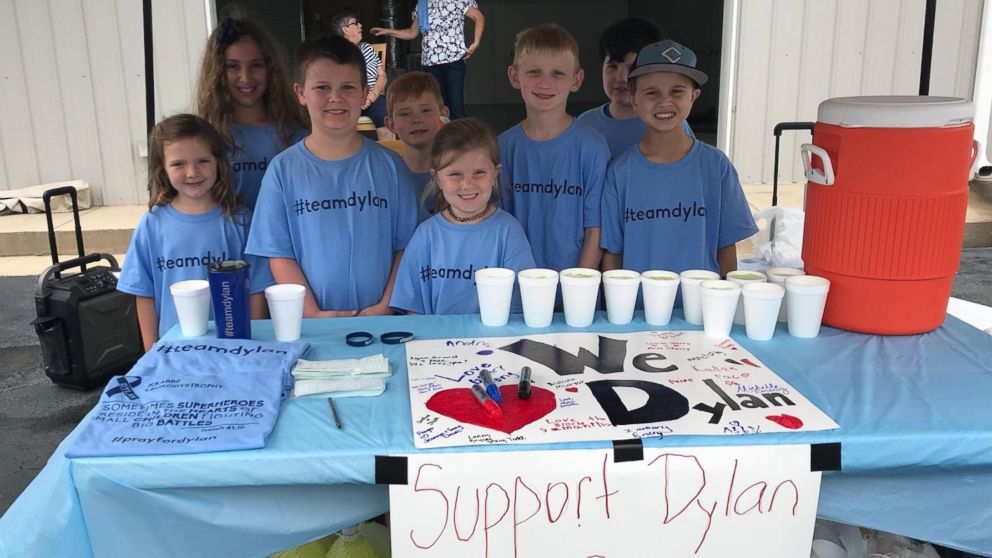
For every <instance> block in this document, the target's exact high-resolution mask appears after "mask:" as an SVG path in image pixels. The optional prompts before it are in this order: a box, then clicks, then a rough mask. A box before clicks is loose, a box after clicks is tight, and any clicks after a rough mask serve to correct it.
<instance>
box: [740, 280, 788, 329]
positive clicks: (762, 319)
mask: <svg viewBox="0 0 992 558" xmlns="http://www.w3.org/2000/svg"><path fill="white" fill-rule="evenodd" d="M784 297H785V288H784V287H782V285H776V284H774V283H748V284H747V285H744V286H743V287H742V288H741V299H743V301H744V317H745V323H744V327H745V328H746V331H747V336H748V338H749V339H754V340H755V341H768V340H769V339H771V338H772V336H773V335H775V324H776V323H777V321H778V309H779V307H781V306H782V299H783V298H784Z"/></svg>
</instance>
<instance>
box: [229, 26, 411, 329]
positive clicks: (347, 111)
mask: <svg viewBox="0 0 992 558" xmlns="http://www.w3.org/2000/svg"><path fill="white" fill-rule="evenodd" d="M296 60H297V64H298V78H299V82H298V83H296V84H295V85H294V88H295V90H296V94H297V96H298V97H299V99H300V103H302V104H303V105H305V106H306V107H307V112H308V113H309V114H310V121H311V129H312V132H311V134H310V135H309V136H307V137H306V138H305V139H304V140H303V141H302V142H300V143H297V144H296V145H294V146H292V147H290V148H289V149H287V150H286V151H283V152H282V153H280V154H279V155H278V156H276V157H275V158H274V159H273V160H272V162H271V163H270V164H269V168H268V170H266V172H265V177H264V178H263V179H262V190H261V192H260V194H259V197H258V205H257V206H256V213H255V219H254V221H253V223H252V229H251V233H250V234H249V237H248V248H247V251H248V253H250V254H256V255H259V256H267V257H268V258H269V265H270V267H271V268H272V275H273V276H274V277H275V280H276V282H278V283H296V284H299V285H304V286H306V287H307V294H306V298H305V299H304V307H303V308H304V309H303V315H304V316H306V317H335V316H354V315H356V314H357V315H375V314H391V313H393V311H392V310H391V309H390V308H389V305H388V303H389V298H390V295H391V292H392V288H393V282H394V281H395V277H396V268H397V266H398V265H399V261H400V258H401V256H402V254H403V249H404V248H405V247H406V244H407V242H408V241H409V240H410V235H412V234H413V229H414V227H415V226H416V218H417V210H416V204H415V201H414V198H413V185H412V178H411V176H410V172H409V171H408V170H407V168H406V165H405V164H404V163H403V160H402V159H400V157H399V155H397V154H396V153H394V152H393V151H392V150H390V149H388V148H385V147H382V146H380V145H379V144H377V143H375V142H373V141H371V140H366V139H365V138H364V137H362V136H361V135H360V134H359V133H358V131H357V122H358V118H359V116H360V115H361V112H362V104H363V102H364V99H365V96H366V95H367V92H368V91H367V90H368V86H367V85H366V82H365V60H364V58H363V56H362V53H361V51H360V50H358V47H357V46H355V45H353V44H352V43H350V42H348V41H347V40H346V39H344V38H341V37H337V36H332V37H322V38H317V39H311V40H308V41H305V42H304V43H303V44H302V45H300V48H299V49H298V50H297V53H296Z"/></svg>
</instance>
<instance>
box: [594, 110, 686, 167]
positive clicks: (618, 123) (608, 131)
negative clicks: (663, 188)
mask: <svg viewBox="0 0 992 558" xmlns="http://www.w3.org/2000/svg"><path fill="white" fill-rule="evenodd" d="M576 120H578V121H579V122H581V123H582V124H585V125H586V126H588V127H590V128H592V129H593V130H596V131H597V132H599V133H600V134H602V135H603V137H604V138H606V143H608V144H609V146H610V158H611V159H616V158H617V157H619V156H620V155H621V154H623V152H624V151H627V150H628V149H630V146H632V145H635V144H637V142H638V141H640V139H641V138H643V137H644V132H645V131H646V129H647V127H646V125H645V124H644V121H643V120H641V119H640V118H637V117H634V118H625V119H623V120H618V119H616V118H613V117H612V116H610V103H606V104H605V105H602V106H599V107H596V108H591V109H589V110H587V111H585V112H583V113H582V114H580V115H579V117H578V118H576ZM682 129H683V130H685V133H687V134H689V137H693V138H694V137H696V136H695V134H693V133H692V128H690V127H689V123H688V122H686V121H685V120H683V121H682Z"/></svg>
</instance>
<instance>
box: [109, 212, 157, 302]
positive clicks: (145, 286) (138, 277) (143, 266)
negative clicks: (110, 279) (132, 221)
mask: <svg viewBox="0 0 992 558" xmlns="http://www.w3.org/2000/svg"><path fill="white" fill-rule="evenodd" d="M150 216H151V213H145V214H144V215H143V216H142V217H141V222H140V223H138V226H137V228H135V230H134V233H133V234H132V235H131V242H130V244H129V245H128V247H127V255H126V256H125V258H124V267H123V268H122V269H121V277H120V279H119V280H118V281H117V290H119V291H121V292H124V293H128V294H133V295H135V296H145V297H150V298H154V297H155V280H154V278H153V277H152V269H151V247H150V246H149V243H148V227H149V226H150V225H149V224H148V220H149V219H150Z"/></svg>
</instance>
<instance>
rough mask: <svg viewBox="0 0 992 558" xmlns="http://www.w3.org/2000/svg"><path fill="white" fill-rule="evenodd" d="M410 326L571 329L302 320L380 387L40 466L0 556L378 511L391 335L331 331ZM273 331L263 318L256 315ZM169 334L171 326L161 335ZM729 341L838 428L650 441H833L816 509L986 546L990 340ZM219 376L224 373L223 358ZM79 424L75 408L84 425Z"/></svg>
mask: <svg viewBox="0 0 992 558" xmlns="http://www.w3.org/2000/svg"><path fill="white" fill-rule="evenodd" d="M649 329H673V330H678V329H698V327H697V326H692V325H690V324H687V323H686V322H684V321H682V320H681V319H679V317H678V316H676V317H675V318H674V319H673V321H672V323H671V324H670V325H669V326H668V327H666V328H653V327H650V326H647V325H646V324H645V323H644V322H643V320H642V319H641V317H640V316H639V315H638V316H637V317H635V320H634V323H632V324H630V325H628V326H614V325H611V324H609V323H608V322H607V321H606V319H605V315H598V316H597V319H596V321H595V323H594V324H593V325H592V326H591V327H590V328H588V331H597V332H603V333H609V332H623V331H635V330H649ZM355 330H364V331H369V332H373V333H382V332H386V331H392V330H408V331H412V332H414V333H415V335H416V336H417V338H418V339H446V338H462V337H498V336H503V335H505V336H519V335H527V334H536V333H548V332H554V331H575V330H574V329H572V328H569V327H567V326H566V325H565V324H564V323H563V320H562V317H561V316H560V315H558V316H556V318H555V322H554V323H553V324H552V326H551V327H550V328H547V329H541V330H536V329H531V328H527V327H526V326H524V324H523V322H522V319H521V317H520V316H513V317H511V320H510V324H509V325H508V326H506V327H504V328H488V327H484V326H482V325H481V323H479V318H478V316H418V317H414V316H403V317H400V316H394V317H370V318H347V319H326V320H306V321H305V322H304V329H303V331H304V338H305V340H306V341H309V342H310V343H311V344H312V349H311V353H310V355H309V357H308V358H311V359H330V358H354V357H361V356H367V355H370V354H375V353H379V352H382V353H385V354H386V356H387V357H388V358H389V359H390V361H391V362H392V365H393V370H394V374H393V376H392V378H390V380H389V383H388V387H387V390H386V392H385V393H384V394H383V395H381V396H379V397H372V398H351V399H346V398H339V399H336V404H337V411H338V412H339V413H340V416H341V419H342V421H343V423H344V428H342V429H341V430H338V429H336V428H335V427H334V424H333V423H332V421H331V420H330V417H329V414H328V407H327V403H326V402H325V401H324V400H323V399H316V400H305V399H301V400H291V401H286V402H284V404H283V409H282V412H281V415H280V418H279V421H278V424H277V425H276V428H275V430H274V432H273V433H272V435H271V437H270V438H269V441H268V445H267V447H266V448H265V449H262V450H253V451H233V452H222V453H206V454H195V455H172V456H144V457H112V458H85V459H66V458H64V457H62V453H63V452H64V449H65V447H66V445H67V443H68V441H70V440H71V439H72V438H73V436H74V435H75V433H76V432H78V430H79V428H77V429H76V431H74V432H73V433H72V434H70V435H69V437H68V438H67V439H66V441H64V442H63V443H62V445H61V446H59V448H58V449H57V450H56V451H55V454H54V455H53V456H52V458H51V459H50V460H49V462H48V465H47V466H46V467H45V468H44V469H43V470H42V471H41V473H40V474H39V475H38V477H37V478H36V479H35V480H34V482H32V484H31V485H30V486H29V487H28V488H27V489H26V490H25V491H24V493H23V494H22V495H21V496H20V498H18V500H17V501H16V502H15V503H14V505H13V506H12V507H11V508H10V509H9V510H8V512H7V513H6V514H5V515H4V516H3V518H2V519H0V556H4V557H6V556H11V557H21V556H25V557H34V556H74V557H84V558H85V557H89V556H96V557H101V558H102V557H117V556H122V557H124V556H134V555H135V552H138V551H139V550H138V549H140V555H142V556H147V557H153V556H168V557H182V558H192V557H194V556H235V555H237V556H265V555H267V554H269V553H271V552H275V551H278V550H281V549H285V548H287V547H290V546H293V545H296V544H299V543H302V542H305V541H308V540H311V539H315V538H318V537H320V536H322V535H324V534H326V533H328V532H331V531H334V530H337V529H340V528H342V527H345V526H347V525H350V524H353V523H355V522H356V521H357V520H360V519H364V518H367V517H371V516H374V515H377V514H379V513H382V512H384V511H386V509H387V507H388V499H387V489H386V487H385V486H377V485H375V484H374V482H375V480H374V456H375V455H385V454H406V453H414V452H416V451H418V450H416V449H415V448H414V445H413V436H412V429H411V425H410V402H409V393H408V389H407V385H406V384H407V376H406V366H405V353H404V349H403V346H402V345H384V344H382V343H379V342H376V343H374V344H373V345H370V346H368V347H362V348H352V347H349V346H347V345H346V344H345V342H344V337H345V334H346V333H348V332H350V331H355ZM253 332H254V334H255V338H256V339H271V338H272V331H271V326H270V324H269V322H267V321H261V322H256V323H255V324H253ZM171 335H172V336H173V337H175V336H176V335H177V332H176V330H175V329H174V330H173V331H172V333H171ZM732 335H733V337H734V339H735V340H736V341H738V342H739V343H740V344H741V345H743V346H744V347H745V348H746V349H747V350H749V351H751V352H752V353H753V354H754V355H755V356H757V357H758V358H759V359H760V360H762V361H763V362H764V363H765V364H766V365H767V366H768V367H770V368H771V369H772V370H774V371H775V372H776V373H777V374H779V375H780V376H781V377H782V378H783V379H785V380H786V381H787V382H789V383H790V384H791V385H792V386H793V387H795V388H796V389H797V390H799V391H800V392H801V393H803V394H804V395H805V396H806V397H807V398H808V399H809V400H811V401H812V402H813V403H814V404H815V405H817V406H819V407H820V408H821V409H822V410H823V411H825V412H826V413H827V414H828V415H830V416H831V417H832V418H833V419H834V420H835V421H836V422H837V423H838V424H840V426H841V428H840V429H838V430H831V431H821V432H797V433H788V434H757V435H748V436H709V437H707V436H673V437H668V438H664V439H661V438H653V439H646V440H644V444H645V445H646V446H649V447H650V446H659V447H661V446H667V447H672V446H704V445H717V444H718V445H730V444H780V443H821V442H841V444H842V455H843V470H842V471H840V472H835V473H825V474H824V476H823V481H822V486H821V494H820V505H819V515H820V516H821V517H826V518H829V519H834V520H838V521H842V522H846V523H852V524H856V525H863V526H868V527H873V528H877V529H882V530H886V531H892V532H896V533H900V534H904V535H908V536H911V537H916V538H920V539H925V540H929V541H933V542H937V543H940V544H944V545H947V546H951V547H956V548H959V549H963V550H968V551H971V552H976V553H981V554H986V555H990V556H992V404H990V395H992V337H990V336H988V335H986V334H984V333H982V332H980V331H978V330H977V329H974V328H972V327H971V326H968V325H966V324H964V323H963V322H961V321H959V320H957V319H956V318H953V317H950V316H948V318H947V321H946V322H945V324H944V325H943V326H942V327H941V328H939V329H937V330H936V331H934V332H932V333H928V334H924V335H915V336H904V337H882V336H871V335H859V334H854V333H848V332H842V331H838V330H835V329H831V328H824V329H823V330H822V332H821V334H820V337H818V338H816V339H798V338H794V337H790V336H789V335H788V333H787V332H786V331H785V328H784V326H782V325H781V324H780V326H779V330H778V331H777V332H776V335H775V337H774V339H773V340H771V341H767V342H755V341H750V340H748V339H747V338H746V336H745V335H744V332H743V329H742V328H740V327H735V328H734V331H733V334H732ZM231 373H232V374H234V373H237V371H236V370H232V372H231ZM86 420H88V418H87V419H86ZM590 447H610V442H606V441H604V442H602V443H567V444H545V445H529V446H511V447H506V446H499V447H472V448H448V449H444V450H434V451H505V450H514V451H525V450H528V449H548V448H590Z"/></svg>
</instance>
